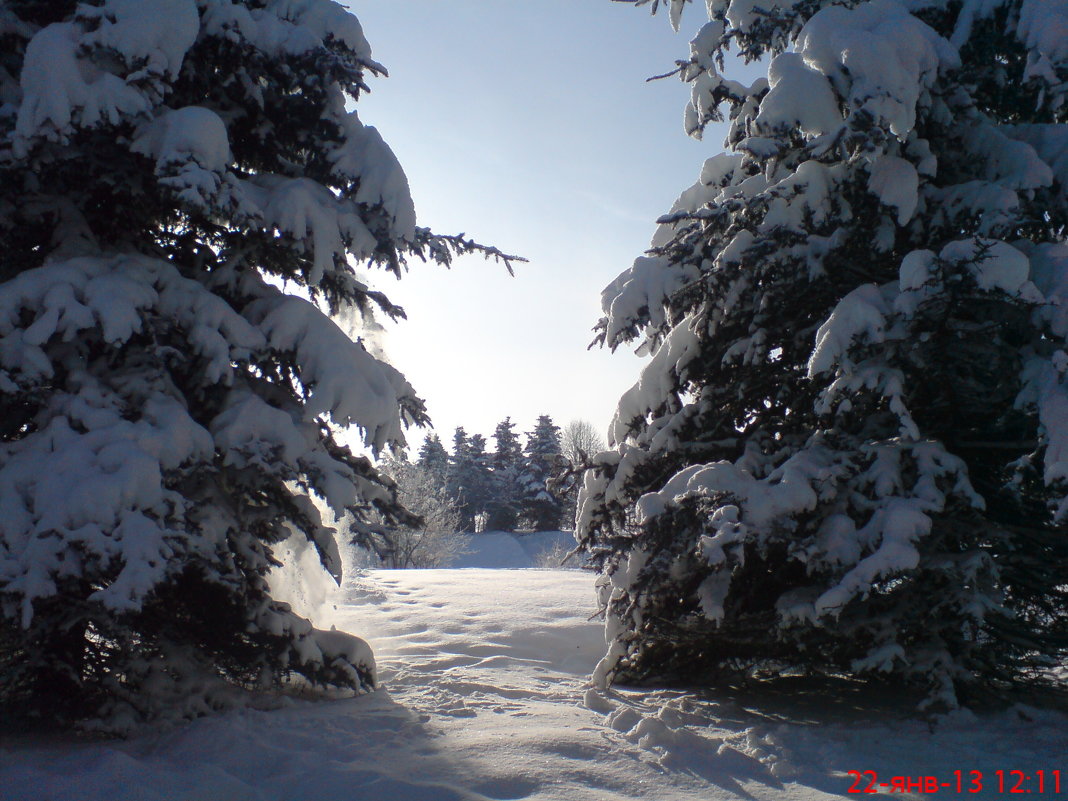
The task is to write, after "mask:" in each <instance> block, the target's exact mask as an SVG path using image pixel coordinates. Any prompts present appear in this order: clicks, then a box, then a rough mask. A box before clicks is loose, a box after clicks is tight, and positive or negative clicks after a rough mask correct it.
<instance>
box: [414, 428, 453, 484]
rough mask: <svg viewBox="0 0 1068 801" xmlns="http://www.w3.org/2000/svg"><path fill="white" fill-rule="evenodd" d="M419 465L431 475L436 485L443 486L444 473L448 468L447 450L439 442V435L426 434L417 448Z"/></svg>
mask: <svg viewBox="0 0 1068 801" xmlns="http://www.w3.org/2000/svg"><path fill="white" fill-rule="evenodd" d="M419 466H420V467H422V468H423V469H424V470H426V471H427V472H429V473H430V475H431V476H433V479H434V483H435V484H436V485H437V486H441V487H444V486H445V474H446V473H447V472H448V470H449V452H448V451H447V450H445V446H444V445H442V444H441V437H439V436H438V435H437V434H428V435H427V437H426V439H425V440H423V444H422V446H420V448H419Z"/></svg>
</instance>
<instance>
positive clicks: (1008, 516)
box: [577, 0, 1068, 705]
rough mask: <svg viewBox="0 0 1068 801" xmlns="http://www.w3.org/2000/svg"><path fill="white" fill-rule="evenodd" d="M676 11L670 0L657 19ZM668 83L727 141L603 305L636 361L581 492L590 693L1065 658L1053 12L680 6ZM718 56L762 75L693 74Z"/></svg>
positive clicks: (718, 65)
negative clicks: (594, 682)
mask: <svg viewBox="0 0 1068 801" xmlns="http://www.w3.org/2000/svg"><path fill="white" fill-rule="evenodd" d="M683 3H684V0H673V2H672V3H671V17H672V21H673V22H675V23H676V24H677V22H678V19H679V15H680V13H681V10H682V7H683ZM708 10H709V15H710V20H711V21H710V22H709V23H708V24H706V25H705V26H704V27H703V28H702V29H701V31H700V33H699V34H698V35H697V36H696V38H695V39H694V40H693V41H692V43H691V57H690V59H689V60H687V61H682V62H679V64H678V70H679V72H680V73H681V76H682V78H683V79H684V80H686V81H689V82H690V83H691V84H692V102H691V104H690V106H689V107H688V109H687V113H686V126H687V128H688V130H689V132H690V133H691V134H694V135H699V134H700V133H701V131H702V129H703V128H704V126H705V125H706V124H707V123H709V122H710V121H713V120H718V119H720V114H721V112H722V109H723V108H724V107H726V109H727V111H728V112H729V120H730V126H729V135H728V138H727V143H726V144H727V147H728V148H729V150H730V152H729V153H727V154H723V155H719V156H716V157H714V158H711V159H709V160H708V161H707V162H706V163H705V165H704V168H703V169H702V171H701V176H700V180H699V181H698V183H696V184H695V185H694V186H693V187H692V188H690V189H688V190H687V191H686V192H685V193H683V194H682V196H681V197H680V198H679V200H678V201H677V203H676V205H675V207H674V209H673V210H672V211H671V213H670V214H669V215H667V216H666V217H664V218H663V219H662V220H661V221H660V222H661V225H660V227H659V229H658V230H657V233H656V235H655V237H654V239H653V243H652V247H651V250H650V251H649V252H648V253H647V255H646V256H644V257H642V258H639V259H638V260H637V261H636V262H635V263H634V266H633V267H632V268H631V269H629V270H628V271H626V272H624V273H623V274H621V275H620V276H619V277H618V278H617V279H616V280H615V281H614V282H613V283H612V284H611V285H610V286H609V287H607V289H606V290H605V291H604V294H603V310H604V314H605V316H604V318H603V319H602V321H601V323H600V326H599V336H600V338H601V340H602V342H603V343H605V344H607V345H608V346H610V347H613V348H615V347H616V346H618V345H620V344H623V343H628V342H629V343H634V342H637V343H640V347H642V348H644V349H645V351H646V352H647V353H648V354H649V355H650V359H649V361H648V363H647V366H646V367H645V369H644V370H643V372H642V375H641V378H640V380H639V381H638V383H637V384H636V385H635V386H634V387H633V388H632V389H631V390H629V391H628V392H627V393H626V394H625V395H624V397H623V398H622V399H621V401H620V405H619V409H618V412H617V416H616V418H615V420H614V422H613V428H612V432H611V437H612V440H613V442H614V447H615V450H613V451H608V452H606V453H604V454H601V455H600V456H598V458H597V465H596V467H595V468H594V469H593V470H592V471H590V472H588V473H587V475H586V477H585V485H584V492H583V498H582V502H581V504H582V505H581V508H580V512H579V521H578V531H577V536H578V538H579V540H580V542H581V543H582V544H583V545H584V546H585V548H586V549H587V551H588V552H589V553H590V554H591V556H592V558H593V559H595V560H596V561H597V562H598V563H599V564H600V566H601V568H602V570H603V579H602V583H601V585H600V586H601V600H602V603H603V604H604V606H605V607H606V610H607V621H608V623H607V625H608V634H609V639H610V642H611V645H610V648H609V653H608V655H607V656H606V658H605V659H604V660H603V661H602V663H601V665H600V666H599V668H598V671H597V677H598V678H599V679H600V680H602V681H613V680H615V681H654V680H670V679H679V680H695V679H698V680H704V679H712V678H714V677H715V676H716V675H717V674H722V673H723V672H725V671H726V672H729V671H734V670H746V669H753V668H759V667H761V666H782V665H796V666H800V667H803V668H807V669H822V670H828V671H847V672H853V673H855V674H872V673H883V674H888V675H891V676H895V677H898V678H905V679H908V680H911V681H915V682H921V683H925V684H926V685H927V688H928V696H927V698H928V700H929V701H939V702H941V703H944V704H947V705H953V704H955V703H958V702H959V701H960V700H962V696H961V695H960V693H961V691H965V692H967V691H968V690H977V689H979V688H981V687H982V686H984V685H985V686H1003V685H1004V684H1005V683H1009V682H1014V681H1018V680H1022V679H1026V678H1028V677H1035V676H1040V675H1042V671H1043V669H1044V668H1045V667H1046V666H1047V665H1048V663H1049V662H1050V661H1051V660H1053V659H1058V658H1062V657H1063V655H1064V654H1065V652H1066V648H1068V598H1066V592H1065V590H1066V587H1065V578H1064V566H1065V565H1066V564H1068V529H1066V522H1068V501H1066V497H1065V496H1066V492H1065V490H1066V488H1068V386H1066V381H1068V348H1066V346H1065V337H1066V334H1068V247H1066V245H1065V241H1064V239H1065V225H1066V223H1068V158H1066V157H1065V153H1068V125H1066V124H1065V123H1066V120H1068V103H1066V95H1068V37H1064V35H1063V32H1064V31H1065V30H1066V29H1068V5H1065V4H1064V3H1063V2H1057V1H1048V0H991V1H990V2H981V3H980V2H970V0H969V1H967V2H963V3H962V2H956V1H954V2H947V0H908V2H900V1H899V0H872V1H871V2H857V1H852V2H840V3H837V2H825V1H823V0H803V1H802V0H795V1H791V0H779V2H778V3H775V4H772V5H770V6H769V7H768V10H762V9H761V7H760V6H759V4H753V3H752V2H749V1H748V0H744V1H743V0H710V2H709V3H708ZM728 46H732V47H734V48H736V49H737V51H739V52H740V53H741V55H742V56H744V57H745V58H747V59H752V58H756V57H763V58H764V59H765V63H767V64H768V79H767V80H764V79H761V80H758V81H757V82H756V83H755V84H754V85H752V86H744V85H742V84H740V83H738V82H736V81H732V80H729V79H727V78H725V77H723V76H722V75H721V73H720V69H722V67H723V54H724V51H725V50H727V48H728Z"/></svg>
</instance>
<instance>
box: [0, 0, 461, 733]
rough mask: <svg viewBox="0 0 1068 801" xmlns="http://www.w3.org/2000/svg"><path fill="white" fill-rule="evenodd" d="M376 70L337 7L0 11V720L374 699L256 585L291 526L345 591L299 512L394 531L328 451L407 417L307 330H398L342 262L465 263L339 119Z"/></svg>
mask: <svg viewBox="0 0 1068 801" xmlns="http://www.w3.org/2000/svg"><path fill="white" fill-rule="evenodd" d="M382 71H383V70H382V68H381V67H379V66H378V65H377V64H376V63H375V62H374V61H372V60H371V52H370V50H369V48H368V46H367V42H366V41H365V39H364V36H363V34H362V32H361V29H360V25H359V23H358V22H357V20H356V19H355V17H353V16H352V15H351V14H350V13H348V12H347V11H346V10H345V9H344V8H343V7H341V6H340V5H338V4H336V3H334V2H330V0H297V1H295V2H294V1H292V0H285V1H283V0H256V1H255V2H252V1H249V2H232V1H231V0H95V1H94V2H83V3H76V2H73V0H52V1H51V2H38V1H36V0H2V1H0V281H2V283H0V432H2V433H0V675H2V681H0V705H3V706H5V707H8V708H15V707H17V708H18V709H20V710H22V711H25V710H27V709H30V708H35V709H37V710H40V711H42V712H43V713H44V714H49V715H57V716H62V717H81V716H94V715H110V716H112V718H113V719H115V720H119V719H122V718H125V719H128V720H129V719H136V718H144V717H152V716H155V715H157V714H160V713H162V712H163V711H164V710H165V709H167V708H168V707H170V708H172V709H174V711H176V712H177V713H178V714H196V713H198V712H200V711H203V710H204V709H206V708H208V707H209V706H210V705H212V704H213V703H214V702H215V701H217V700H218V696H213V692H214V690H215V689H216V688H218V687H221V686H225V685H241V686H255V687H260V686H269V685H271V684H272V683H274V682H276V681H278V680H279V679H280V678H282V677H283V676H284V675H286V674H288V673H290V672H296V673H299V674H303V675H304V676H305V677H307V678H308V679H309V680H311V681H313V682H316V683H318V684H322V685H333V686H339V687H344V688H350V689H352V690H357V691H362V690H366V689H369V688H371V687H373V685H374V682H375V677H374V662H373V659H372V656H371V653H370V651H369V649H368V648H367V647H366V645H365V644H364V643H363V642H362V641H361V640H359V639H357V638H355V637H352V636H350V635H346V634H342V633H340V632H333V631H330V632H324V631H318V630H315V629H313V627H312V626H311V624H310V623H309V622H308V621H307V620H304V619H302V618H300V617H298V616H296V615H295V614H294V613H293V612H292V611H291V610H290V609H289V608H288V607H287V606H286V605H284V604H281V603H278V602H276V601H274V600H272V598H271V595H270V593H269V587H268V584H267V578H266V576H267V573H268V571H269V570H270V569H271V567H272V565H274V564H276V559H275V556H274V555H273V550H272V547H273V546H274V545H275V544H276V543H278V542H279V541H281V540H284V539H286V538H287V537H289V536H291V534H293V533H294V532H295V533H296V534H297V535H298V536H300V535H302V536H305V537H307V538H308V539H309V540H310V541H311V542H312V543H314V545H315V547H316V548H317V549H318V552H319V554H320V556H321V560H322V563H323V565H324V567H325V568H326V569H327V570H329V571H330V572H331V573H332V574H333V575H334V576H335V577H339V576H340V562H339V559H338V548H337V545H336V544H335V541H334V537H333V531H332V530H331V529H330V528H328V527H326V526H325V525H324V522H323V521H322V520H321V518H320V514H319V512H317V507H316V506H315V505H314V504H313V503H312V499H311V497H310V496H312V495H315V496H319V497H320V498H321V499H323V500H324V501H325V502H326V504H327V505H328V506H329V508H330V509H331V510H332V511H333V513H334V514H336V515H338V516H341V515H343V514H346V513H350V514H351V515H352V516H353V518H354V527H355V529H356V530H357V532H359V531H360V530H361V526H364V525H365V524H364V522H363V521H365V520H367V519H368V516H367V513H368V510H370V509H374V510H377V512H378V513H380V514H381V515H383V516H384V517H385V518H386V519H394V518H396V519H401V518H404V517H405V515H404V513H403V510H402V509H401V508H400V507H399V506H398V505H397V503H396V498H395V492H394V489H393V488H392V485H391V482H390V481H389V480H388V479H385V478H382V477H381V476H380V475H379V474H378V473H377V472H376V470H375V468H374V467H373V466H372V464H371V462H370V461H369V460H368V459H367V458H364V457H362V456H356V455H354V454H353V453H352V452H350V450H349V449H348V448H347V447H346V446H344V445H343V444H342V443H341V442H340V441H339V439H338V432H339V431H340V430H341V429H343V428H345V427H348V426H355V427H356V428H357V429H358V430H359V431H361V432H362V434H363V439H364V443H365V445H366V446H367V448H368V449H370V450H371V451H380V450H383V449H387V448H390V447H392V446H394V445H396V446H399V445H401V444H403V442H404V434H403V427H404V426H405V425H406V424H411V423H418V422H421V421H423V420H424V419H425V414H424V410H423V404H422V402H421V401H420V400H419V399H418V398H417V397H416V395H415V393H414V392H413V390H412V388H411V387H410V386H409V385H408V383H407V382H406V381H405V380H404V379H403V377H402V376H401V374H400V373H399V372H397V371H396V370H395V369H393V368H392V367H390V366H388V365H386V364H384V363H382V362H380V361H378V360H377V359H376V358H374V357H373V356H372V355H370V354H369V353H368V351H367V350H365V349H364V347H363V345H362V344H361V343H360V342H359V341H357V342H353V341H352V340H351V339H350V338H349V337H348V336H346V335H345V334H344V333H343V332H342V330H341V329H340V328H339V327H338V326H337V325H336V324H335V323H334V322H333V321H332V320H331V318H330V316H329V315H328V312H331V313H333V312H343V311H346V310H356V311H357V312H359V313H362V314H363V315H365V319H366V320H367V321H370V319H371V318H370V316H369V315H372V313H373V311H374V309H375V308H377V309H380V310H382V311H383V312H384V313H386V314H388V315H392V316H396V315H399V314H400V313H401V312H400V309H398V308H396V307H394V306H392V305H391V304H390V302H389V301H388V299H387V298H386V297H385V295H383V294H381V293H379V292H375V291H372V290H371V289H370V288H369V287H368V286H367V285H366V284H365V283H364V282H363V281H362V280H360V279H359V278H358V277H357V275H356V274H355V273H354V271H353V268H352V267H351V266H350V259H354V260H359V261H363V262H367V263H369V264H375V265H378V266H381V267H384V268H386V269H387V270H390V271H392V272H394V273H396V274H397V275H398V276H399V275H400V274H401V272H402V271H403V269H404V265H405V256H406V255H412V254H414V255H418V256H420V257H424V258H427V257H429V258H430V259H432V260H437V261H440V262H444V261H447V260H448V258H449V254H450V252H451V250H455V249H461V250H470V249H476V247H477V246H474V245H473V243H469V242H465V241H463V240H460V239H458V238H441V237H435V236H433V235H431V234H430V233H429V232H428V231H427V230H425V229H420V228H417V227H416V225H415V217H414V212H413V207H412V202H411V199H410V196H409V192H408V188H407V182H406V179H405V177H404V173H403V172H402V170H401V168H400V167H399V165H398V164H397V161H396V159H395V158H394V156H393V154H392V152H391V151H390V150H389V148H388V147H387V146H386V145H385V144H384V143H383V142H382V140H381V138H380V137H379V135H378V133H377V132H376V131H375V130H374V129H373V128H369V127H365V126H364V125H363V124H362V123H361V121H360V119H359V117H358V116H357V114H356V112H354V111H351V110H348V109H347V108H346V102H347V100H351V99H355V98H357V97H358V95H359V94H360V92H361V91H362V90H363V89H364V88H365V86H364V78H365V76H366V75H367V74H368V73H379V72H382ZM280 287H281V288H280ZM290 289H292V290H296V291H289V290H290ZM308 298H310V299H308Z"/></svg>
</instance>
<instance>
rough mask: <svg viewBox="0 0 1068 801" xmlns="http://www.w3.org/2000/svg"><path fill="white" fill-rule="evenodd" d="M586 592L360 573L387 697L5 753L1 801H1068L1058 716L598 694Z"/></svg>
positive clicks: (353, 603) (797, 686)
mask: <svg viewBox="0 0 1068 801" xmlns="http://www.w3.org/2000/svg"><path fill="white" fill-rule="evenodd" d="M487 545H488V543H487ZM593 580H594V577H593V576H592V575H591V574H589V573H586V572H581V571H574V570H535V569H526V570H512V569H479V568H473V569H463V570H455V569H454V570H410V571H384V570H382V571H366V572H363V573H360V574H357V575H355V576H354V577H353V578H352V579H351V580H350V581H349V582H348V583H347V584H346V586H345V588H344V592H343V595H342V596H341V599H340V601H339V602H338V604H337V608H336V610H334V616H335V620H334V622H335V623H336V625H337V626H338V628H342V629H346V630H349V631H352V632H355V633H359V634H361V635H362V636H364V637H366V638H367V639H368V640H369V641H370V643H371V645H372V646H373V647H374V649H375V652H376V654H377V658H378V664H379V671H380V677H381V680H382V688H381V690H380V691H378V692H376V693H374V694H371V695H367V696H363V697H359V698H351V699H344V700H336V701H326V702H309V701H306V700H290V701H288V702H287V703H286V704H285V705H283V706H282V708H280V709H275V710H273V711H256V710H244V711H240V712H233V713H228V714H224V715H220V716H218V717H215V718H210V719H203V720H199V721H196V722H194V723H192V724H189V725H187V726H184V727H181V728H177V729H171V730H168V731H165V732H159V733H155V734H151V735H143V736H140V737H137V738H134V739H131V740H128V741H97V742H74V741H64V742H58V741H56V740H54V739H49V740H41V739H32V740H28V739H24V738H11V737H9V738H8V740H7V741H6V742H5V743H4V744H3V746H2V747H0V799H3V800H4V801H23V800H25V801H31V800H32V801H94V800H95V799H99V800H100V801H132V800H133V799H137V801H142V800H143V801H149V800H150V799H151V800H156V799H160V800H162V799H167V800H168V801H170V800H171V799H203V800H204V801H231V800H233V801H237V800H238V799H257V800H259V799H264V800H266V799H271V801H302V800H303V799H308V800H311V799H314V801H343V800H346V799H359V800H360V801H364V800H365V799H382V800H383V801H386V800H388V801H415V800H416V799H427V801H450V800H451V799H525V798H530V799H568V800H570V799H575V800H576V801H579V800H582V799H589V800H590V801H594V800H595V799H596V800H597V801H604V800H605V799H669V800H671V801H674V800H675V799H679V800H680V801H681V800H683V799H686V800H687V801H688V800H689V799H693V800H694V801H697V800H698V799H700V800H701V801H715V800H716V799H737V798H743V799H766V798H767V799H770V798H789V799H802V800H804V799H824V798H839V797H850V794H849V793H848V792H847V791H848V790H849V788H850V786H851V785H852V784H853V779H852V778H851V777H849V776H848V774H847V772H848V771H850V770H857V771H863V770H874V771H877V772H878V779H879V782H883V781H885V782H888V783H889V782H890V781H891V777H892V776H911V777H919V776H927V775H933V776H936V777H938V779H939V780H940V781H942V782H950V783H952V782H954V781H955V777H954V775H953V771H955V770H960V771H963V772H964V773H963V777H964V788H963V789H964V790H965V791H967V790H968V789H969V788H970V787H971V784H970V782H971V779H972V778H973V777H972V776H971V774H970V771H973V770H977V771H982V773H983V781H984V788H983V790H982V791H981V792H978V793H971V794H968V793H967V792H965V793H963V794H961V796H967V797H969V798H984V799H986V798H989V799H994V798H1003V797H1007V796H1008V795H1009V793H1008V792H1007V790H1008V789H1009V788H1008V787H1006V792H1005V793H1002V792H999V790H998V787H997V778H996V774H995V773H994V771H996V770H1003V771H1005V776H1006V777H1010V773H1009V772H1010V771H1013V770H1022V771H1026V772H1027V775H1029V776H1031V777H1032V780H1031V783H1030V784H1029V785H1027V786H1029V787H1032V788H1034V787H1035V784H1034V777H1035V773H1034V771H1036V770H1044V771H1046V775H1047V776H1051V775H1052V774H1051V771H1053V770H1060V771H1061V773H1062V788H1061V797H1066V798H1068V764H1066V762H1065V759H1064V756H1065V754H1068V716H1066V715H1064V714H1062V713H1058V712H1054V711H1049V710H1038V709H1033V708H1024V707H1016V708H1014V709H1010V710H1007V711H1001V712H997V713H990V714H983V715H981V716H978V717H977V716H974V715H972V714H971V713H957V714H956V715H954V716H952V717H949V718H946V719H944V720H942V721H941V722H940V723H939V724H938V725H937V726H936V727H934V729H933V730H932V729H931V728H930V727H929V726H928V724H927V723H926V722H924V721H921V720H919V719H916V718H913V717H910V716H909V713H910V709H909V708H908V706H907V703H906V702H904V701H902V700H901V699H897V700H895V699H894V698H891V697H888V696H885V695H884V696H876V695H873V694H872V693H871V692H870V691H868V692H865V691H862V690H860V689H858V688H857V687H855V686H851V685H848V684H840V685H827V684H823V685H822V686H821V685H818V684H816V683H814V682H809V681H805V680H802V679H797V680H796V681H794V682H780V683H778V684H777V685H776V686H772V687H762V688H750V689H749V690H747V691H734V692H724V693H719V694H717V693H714V692H697V693H695V692H684V691H677V690H656V691H639V690H618V691H610V692H600V691H596V690H592V689H590V688H589V687H588V686H587V676H588V675H589V673H590V672H591V670H592V668H593V666H594V665H595V663H596V662H597V660H598V659H599V658H600V656H601V654H602V651H603V649H604V644H603V643H604V640H603V635H602V629H601V626H600V624H598V623H597V621H595V620H590V617H591V615H593V613H594V611H595V610H594V608H593V601H592V599H593ZM1049 789H1050V788H1048V787H1047V794H1048V795H1051V796H1052V797H1057V796H1055V795H1053V794H1052V793H1049V792H1048V791H1049ZM883 790H884V791H886V790H885V788H883ZM922 795H923V794H922V793H915V794H912V796H911V797H922ZM939 795H941V796H946V795H948V796H951V797H954V796H957V795H958V794H957V793H956V788H955V787H949V788H946V787H943V788H940V793H939ZM897 797H909V796H906V795H902V794H898V795H897Z"/></svg>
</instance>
